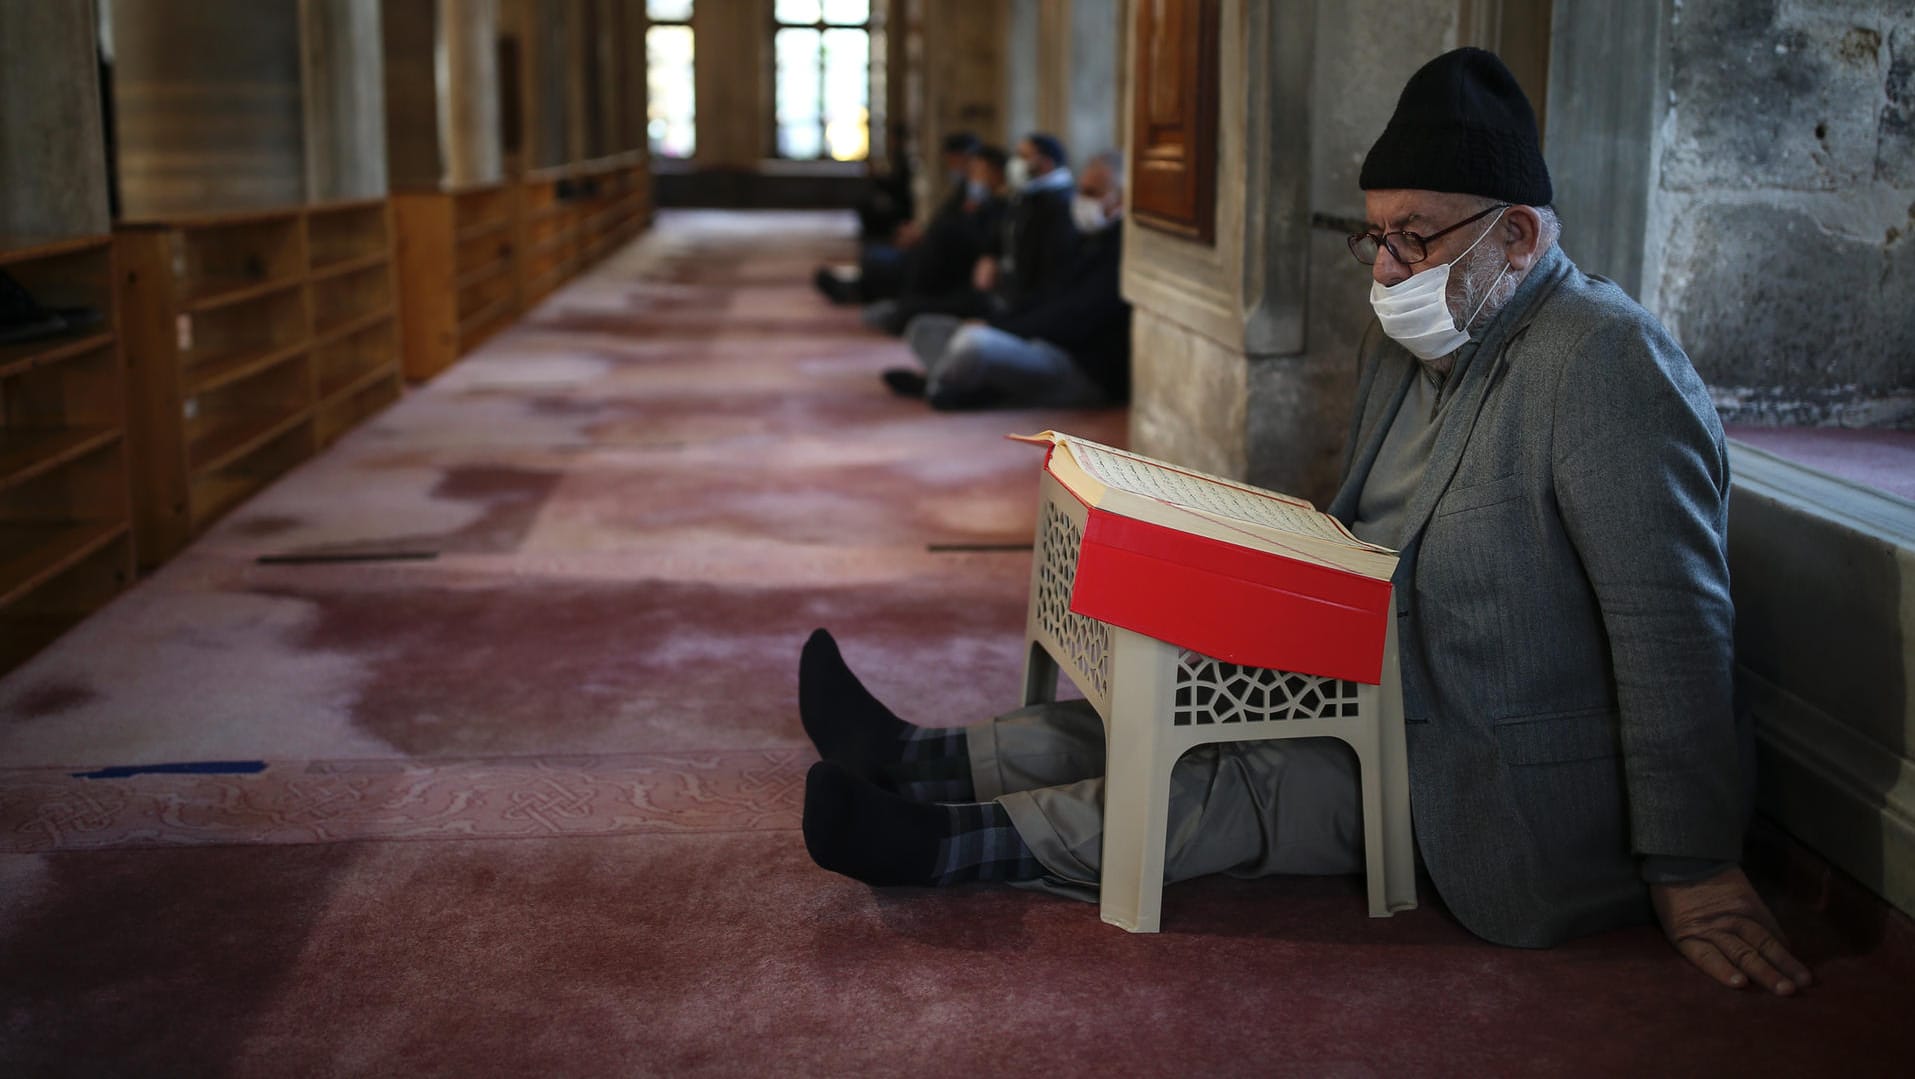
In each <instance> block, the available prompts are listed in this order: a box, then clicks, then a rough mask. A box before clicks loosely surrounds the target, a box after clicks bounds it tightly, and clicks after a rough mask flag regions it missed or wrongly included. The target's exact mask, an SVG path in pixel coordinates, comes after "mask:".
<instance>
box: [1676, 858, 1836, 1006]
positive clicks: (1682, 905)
mask: <svg viewBox="0 0 1915 1079" xmlns="http://www.w3.org/2000/svg"><path fill="white" fill-rule="evenodd" d="M1649 899H1650V901H1651V902H1652V903H1654V904H1655V907H1656V917H1657V918H1658V919H1660V920H1661V921H1662V931H1663V932H1664V933H1665V934H1667V935H1668V937H1669V942H1670V943H1671V944H1674V945H1675V946H1676V950H1677V951H1679V952H1681V953H1682V954H1683V955H1685V956H1687V957H1688V959H1689V962H1691V963H1694V964H1695V965H1696V966H1698V967H1701V968H1702V971H1703V973H1705V974H1707V975H1709V976H1710V977H1711V978H1714V979H1715V980H1716V981H1719V982H1721V983H1722V984H1723V985H1726V986H1729V987H1731V988H1733V989H1740V988H1742V987H1743V986H1745V985H1748V984H1749V983H1750V982H1751V981H1753V982H1755V984H1757V985H1760V986H1762V987H1764V988H1766V989H1768V990H1769V991H1770V992H1772V993H1775V994H1777V995H1780V996H1788V995H1789V994H1791V993H1794V992H1795V991H1796V990H1798V989H1803V988H1806V987H1807V986H1808V985H1809V984H1810V983H1811V982H1812V981H1813V980H1814V978H1813V977H1812V976H1811V975H1810V974H1809V968H1807V967H1805V966H1803V965H1802V964H1801V962H1800V961H1798V960H1797V959H1796V958H1795V957H1794V956H1793V955H1790V954H1789V950H1788V942H1787V941H1786V940H1784V939H1783V937H1782V930H1781V928H1780V927H1778V926H1777V925H1776V922H1775V915H1773V914H1771V913H1769V908H1768V907H1767V906H1766V905H1765V904H1764V903H1763V902H1762V897H1761V896H1758V895H1756V894H1755V889H1754V888H1752V887H1750V886H1749V878H1748V877H1746V876H1743V874H1742V870H1740V869H1726V870H1724V871H1722V872H1720V873H1717V874H1716V875H1715V876H1713V877H1709V878H1708V879H1706V880H1698V881H1690V882H1688V883H1686V884H1652V885H1650V886H1649Z"/></svg>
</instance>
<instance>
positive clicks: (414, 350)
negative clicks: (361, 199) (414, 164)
mask: <svg viewBox="0 0 1915 1079" xmlns="http://www.w3.org/2000/svg"><path fill="white" fill-rule="evenodd" d="M515 195H516V193H515V192H514V191H513V190H512V188H511V187H510V186H508V185H506V184H485V185H481V186H476V187H469V188H462V189H458V190H434V191H406V192H399V193H397V194H395V195H393V196H392V205H393V211H394V214H395V216H396V220H397V222H398V229H399V310H400V324H401V326H402V327H403V332H404V335H405V345H406V347H405V357H406V377H407V378H410V379H414V380H423V379H428V378H431V377H432V376H434V375H436V374H438V373H439V372H441V371H443V370H445V369H446V368H448V367H450V366H452V364H453V362H454V361H456V360H457V359H458V358H459V357H460V356H463V355H465V354H466V353H468V352H470V351H472V350H473V349H475V348H477V347H479V345H480V344H481V343H483V342H484V341H485V339H486V338H488V337H490V336H492V335H493V334H495V333H497V332H499V331H500V330H502V329H504V328H505V327H507V326H509V325H511V324H512V320H513V318H515V317H516V316H517V315H518V313H519V298H518V285H517V281H518V271H517V265H518V247H517V244H518V236H517V229H516V227H515V226H516V222H517V213H516V207H515Z"/></svg>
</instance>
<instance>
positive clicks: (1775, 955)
mask: <svg viewBox="0 0 1915 1079" xmlns="http://www.w3.org/2000/svg"><path fill="white" fill-rule="evenodd" d="M1735 931H1736V935H1737V936H1739V937H1741V938H1742V939H1743V940H1744V941H1746V942H1747V943H1748V944H1749V946H1750V947H1752V948H1753V949H1754V950H1755V952H1756V955H1757V956H1758V957H1759V958H1760V959H1761V960H1762V961H1763V962H1764V963H1765V964H1766V965H1767V966H1769V968H1770V969H1772V970H1774V971H1776V972H1777V974H1778V975H1779V976H1781V977H1783V978H1787V979H1788V980H1789V981H1790V982H1792V983H1794V985H1793V986H1792V988H1801V987H1803V986H1806V985H1808V984H1809V982H1810V981H1811V980H1812V976H1811V975H1810V974H1809V968H1808V967H1806V966H1803V965H1802V962H1801V960H1799V959H1797V958H1796V957H1795V956H1793V955H1790V954H1789V949H1788V945H1787V943H1786V942H1785V941H1784V940H1783V939H1782V937H1781V935H1780V934H1779V933H1773V932H1770V930H1769V927H1767V926H1764V925H1761V924H1759V923H1756V922H1753V921H1743V922H1738V923H1737V924H1736V926H1735ZM1739 965H1740V966H1741V967H1742V969H1743V970H1745V971H1748V972H1749V975H1750V976H1751V977H1757V975H1756V973H1755V971H1753V970H1750V969H1749V966H1748V964H1747V963H1740V964H1739ZM1768 985H1769V987H1770V988H1771V989H1776V991H1777V992H1782V991H1783V990H1781V989H1780V988H1779V987H1777V986H1776V985H1775V984H1774V983H1773V982H1769V983H1768Z"/></svg>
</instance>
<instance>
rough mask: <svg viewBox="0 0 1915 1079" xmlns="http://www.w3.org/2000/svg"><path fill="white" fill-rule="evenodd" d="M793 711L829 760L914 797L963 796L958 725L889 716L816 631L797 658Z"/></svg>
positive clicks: (966, 779)
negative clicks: (934, 724)
mask: <svg viewBox="0 0 1915 1079" xmlns="http://www.w3.org/2000/svg"><path fill="white" fill-rule="evenodd" d="M798 715H799V718H800V719H801V720H802V721H803V723H804V727H805V734H806V735H808V736H810V738H811V744H812V745H814V746H816V747H817V748H818V755H819V756H820V757H823V758H824V759H825V760H827V761H832V762H834V763H837V764H840V765H844V766H846V767H847V769H848V770H849V771H850V772H852V773H854V774H859V775H862V776H863V777H864V778H865V779H868V780H870V781H872V782H874V783H876V784H877V785H879V786H880V787H882V788H885V789H887V790H889V791H892V792H894V793H897V794H901V795H903V796H904V797H905V798H907V799H909V800H911V801H916V802H968V801H970V800H971V798H972V793H971V760H970V753H969V751H968V749H967V747H966V745H965V741H964V731H963V730H962V729H958V728H943V727H919V726H916V725H913V724H910V723H906V722H905V721H904V720H902V719H899V718H898V717H897V716H896V715H894V714H893V713H892V711H891V709H889V708H886V707H885V706H884V703H883V702H882V701H880V700H878V699H877V698H876V697H873V696H872V695H871V692H870V691H869V690H867V689H865V688H864V684H863V683H861V682H859V681H858V676H857V675H855V674H853V673H852V672H851V668H850V667H848V666H846V665H845V661H844V656H843V655H841V654H840V653H839V651H838V642H837V641H835V640H833V639H832V637H831V634H830V633H827V632H826V631H824V630H822V629H820V630H814V631H813V632H812V634H811V637H810V639H808V640H806V641H805V647H804V651H803V653H802V654H801V655H800V657H799V660H798Z"/></svg>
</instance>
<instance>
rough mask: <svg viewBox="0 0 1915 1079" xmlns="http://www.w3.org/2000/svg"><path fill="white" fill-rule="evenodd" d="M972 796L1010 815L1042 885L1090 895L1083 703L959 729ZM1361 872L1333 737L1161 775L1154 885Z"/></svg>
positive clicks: (1226, 745)
mask: <svg viewBox="0 0 1915 1079" xmlns="http://www.w3.org/2000/svg"><path fill="white" fill-rule="evenodd" d="M965 736H966V738H965V741H966V743H967V744H968V746H969V750H970V757H971V781H972V783H973V785H974V786H975V787H976V790H977V798H978V800H979V801H986V802H989V801H995V802H996V803H998V804H999V805H1001V806H1003V807H1004V809H1005V811H1006V812H1007V813H1009V814H1010V817H1011V823H1012V825H1013V826H1014V827H1015V828H1016V829H1017V834H1018V836H1019V838H1021V839H1023V840H1024V842H1025V844H1026V845H1028V846H1029V847H1030V848H1031V852H1032V853H1033V854H1035V855H1036V856H1037V860H1038V861H1039V862H1041V863H1043V865H1044V868H1045V870H1047V871H1048V876H1047V877H1046V878H1045V879H1044V880H1043V881H1041V882H1039V883H1038V885H1037V886H1038V887H1041V888H1042V889H1043V890H1046V891H1053V892H1058V893H1060V894H1065V895H1072V896H1075V897H1078V898H1083V899H1092V900H1095V899H1096V897H1097V880H1098V866H1099V863H1100V861H1101V857H1102V853H1103V839H1104V780H1103V772H1104V723H1103V720H1101V719H1099V718H1098V716H1097V713H1096V712H1095V711H1094V710H1092V709H1091V707H1090V705H1088V704H1086V703H1085V702H1083V701H1060V702H1058V703H1055V704H1037V705H1032V706H1030V707H1028V708H1020V709H1018V710H1017V711H1015V712H1011V713H1008V714H1006V715H1002V716H999V717H997V718H996V719H993V720H990V721H989V722H985V723H980V724H978V725H976V726H973V727H968V728H966V729H965ZM1362 871H1363V801H1362V797H1361V782H1360V780H1359V778H1358V771H1357V761H1356V755H1355V754H1354V753H1353V752H1352V751H1351V750H1350V747H1349V746H1347V745H1345V744H1344V743H1343V742H1341V741H1339V740H1337V739H1335V738H1290V739H1283V740H1280V741H1262V742H1220V743H1216V744H1213V745H1204V746H1198V747H1197V748H1195V749H1193V750H1191V751H1190V752H1188V753H1186V754H1184V755H1183V757H1182V758H1181V759H1179V760H1178V761H1177V765H1176V767H1175V768H1173V769H1172V770H1171V774H1170V814H1169V829H1168V842H1167V845H1166V849H1165V854H1164V880H1165V881H1166V882H1174V881H1180V880H1188V879H1190V878H1192V877H1201V876H1205V875H1207V874H1211V873H1229V874H1230V875H1232V876H1238V877H1262V876H1269V875H1271V874H1298V875H1319V874H1331V873H1361V872H1362Z"/></svg>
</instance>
